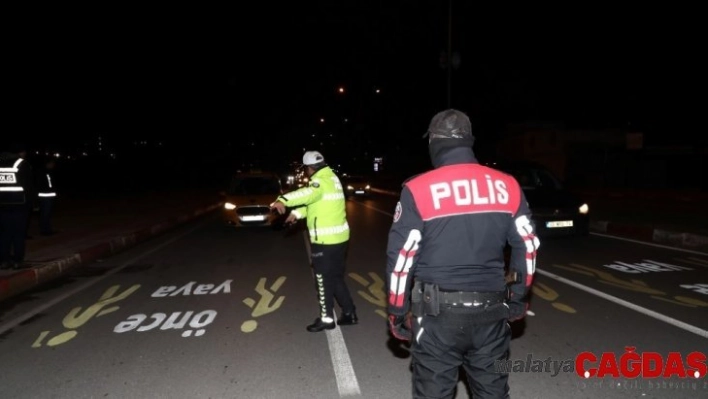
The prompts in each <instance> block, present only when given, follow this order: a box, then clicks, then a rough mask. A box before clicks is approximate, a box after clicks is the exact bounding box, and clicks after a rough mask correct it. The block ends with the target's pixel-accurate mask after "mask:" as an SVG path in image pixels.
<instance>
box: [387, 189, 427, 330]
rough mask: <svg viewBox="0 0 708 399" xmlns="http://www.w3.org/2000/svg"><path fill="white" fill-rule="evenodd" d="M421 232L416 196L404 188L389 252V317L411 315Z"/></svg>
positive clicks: (421, 222) (390, 233) (392, 226)
mask: <svg viewBox="0 0 708 399" xmlns="http://www.w3.org/2000/svg"><path fill="white" fill-rule="evenodd" d="M422 232H423V219H422V218H421V217H420V214H419V213H418V208H417V207H416V204H415V201H414V200H413V195H412V194H411V192H410V190H409V189H408V188H407V187H405V186H404V187H403V190H402V191H401V198H400V200H399V201H398V204H396V210H395V212H394V216H393V224H392V225H391V230H390V231H389V234H388V247H387V249H386V255H387V261H386V279H387V283H388V287H389V288H388V290H389V292H388V313H389V314H392V315H396V316H403V315H405V314H406V313H407V312H408V308H409V297H410V290H411V285H412V276H413V271H414V266H415V262H416V259H417V257H416V253H417V251H418V248H419V246H420V241H421V237H422Z"/></svg>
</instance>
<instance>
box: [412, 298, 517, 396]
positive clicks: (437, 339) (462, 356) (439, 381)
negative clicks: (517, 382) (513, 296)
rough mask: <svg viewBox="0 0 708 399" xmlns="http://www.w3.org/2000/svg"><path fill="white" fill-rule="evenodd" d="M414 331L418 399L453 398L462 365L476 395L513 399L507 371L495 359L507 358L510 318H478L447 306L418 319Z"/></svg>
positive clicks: (414, 362)
mask: <svg viewBox="0 0 708 399" xmlns="http://www.w3.org/2000/svg"><path fill="white" fill-rule="evenodd" d="M495 306H504V305H503V304H500V305H495ZM475 312H477V311H475ZM502 312H503V309H502ZM494 313H497V314H498V313H500V312H494ZM506 314H507V315H508V312H506ZM413 333H414V336H413V341H412V348H411V353H412V357H413V360H412V366H413V398H414V399H422V398H436V399H438V398H452V397H453V394H454V392H455V391H454V390H455V387H456V386H457V382H458V378H459V375H458V370H459V367H460V366H464V369H465V371H466V373H467V381H468V384H469V388H470V390H471V391H472V396H473V397H474V399H492V398H493V399H502V398H504V399H506V398H508V397H509V385H508V377H509V376H508V374H504V373H497V372H496V370H495V362H497V361H505V360H507V359H508V356H509V344H510V342H511V328H510V327H509V325H508V324H507V319H506V317H504V318H500V317H496V320H493V321H489V320H482V321H481V322H480V320H479V319H478V318H477V317H476V316H475V314H473V313H472V310H471V309H464V308H448V309H446V310H443V311H442V312H441V313H440V314H439V315H437V316H422V317H419V318H414V323H413Z"/></svg>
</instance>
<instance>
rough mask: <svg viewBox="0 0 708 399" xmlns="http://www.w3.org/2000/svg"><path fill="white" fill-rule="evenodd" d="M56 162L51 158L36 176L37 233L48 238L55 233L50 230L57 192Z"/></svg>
mask: <svg viewBox="0 0 708 399" xmlns="http://www.w3.org/2000/svg"><path fill="white" fill-rule="evenodd" d="M55 166H56V160H55V159H54V158H52V157H50V158H47V159H46V160H45V162H44V169H43V170H41V171H40V173H38V176H37V196H38V198H37V199H38V201H39V233H40V234H41V235H43V236H49V235H53V234H55V233H56V231H54V229H53V228H52V213H53V212H54V201H55V200H56V196H57V191H56V188H55V183H56V181H55V180H54V168H55Z"/></svg>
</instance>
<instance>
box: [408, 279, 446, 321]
mask: <svg viewBox="0 0 708 399" xmlns="http://www.w3.org/2000/svg"><path fill="white" fill-rule="evenodd" d="M411 313H413V316H416V317H421V316H437V315H439V314H440V290H439V289H438V286H437V284H429V283H423V282H420V281H416V282H415V283H414V284H413V292H411Z"/></svg>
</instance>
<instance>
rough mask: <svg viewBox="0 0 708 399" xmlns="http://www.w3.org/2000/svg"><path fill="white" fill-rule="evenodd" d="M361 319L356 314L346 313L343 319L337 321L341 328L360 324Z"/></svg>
mask: <svg viewBox="0 0 708 399" xmlns="http://www.w3.org/2000/svg"><path fill="white" fill-rule="evenodd" d="M358 323H359V318H358V317H356V312H351V313H344V314H343V315H342V317H340V318H339V319H338V320H337V324H338V325H340V326H351V325H352V324H358Z"/></svg>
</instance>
